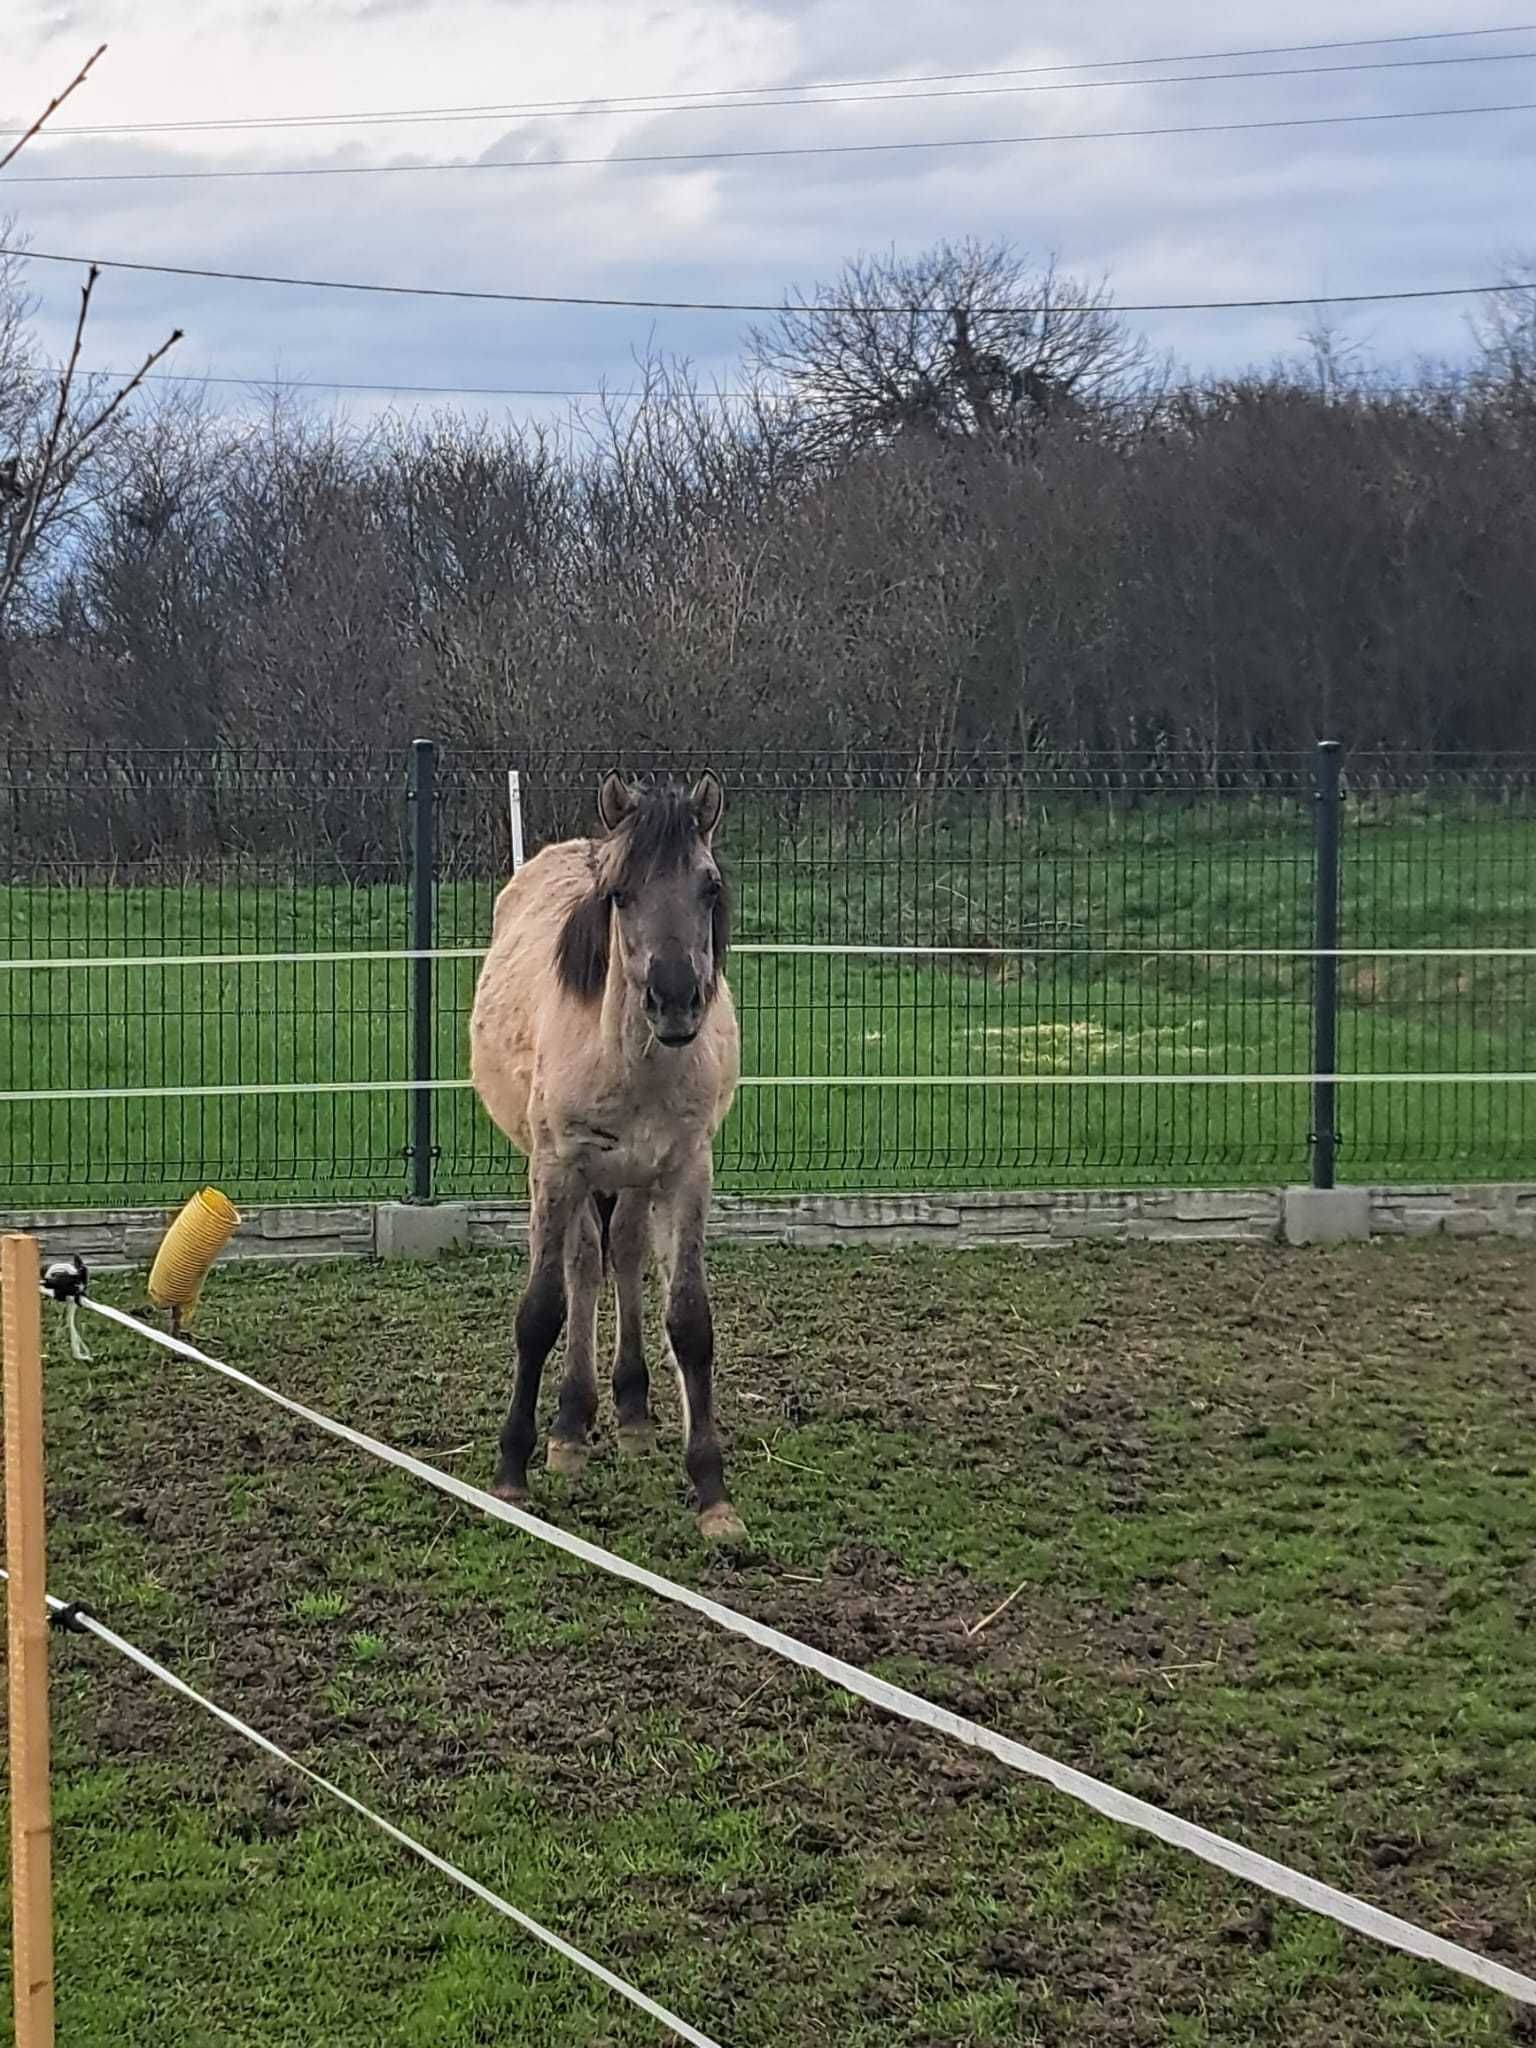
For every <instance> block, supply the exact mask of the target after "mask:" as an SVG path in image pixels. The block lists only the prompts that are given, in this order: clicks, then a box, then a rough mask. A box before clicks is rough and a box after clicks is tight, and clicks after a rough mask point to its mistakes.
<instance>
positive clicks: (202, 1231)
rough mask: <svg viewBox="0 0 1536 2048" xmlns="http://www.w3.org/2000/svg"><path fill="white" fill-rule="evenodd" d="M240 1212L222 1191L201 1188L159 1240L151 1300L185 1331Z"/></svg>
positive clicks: (150, 1286)
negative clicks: (166, 1310) (170, 1313)
mask: <svg viewBox="0 0 1536 2048" xmlns="http://www.w3.org/2000/svg"><path fill="white" fill-rule="evenodd" d="M239 1221H240V1212H239V1210H238V1209H237V1208H236V1207H235V1205H234V1203H233V1202H232V1201H230V1199H229V1197H228V1196H227V1195H221V1194H220V1193H219V1191H218V1189H217V1188H199V1190H198V1191H197V1193H196V1194H195V1195H194V1196H193V1197H192V1199H191V1200H190V1201H189V1202H188V1203H187V1205H186V1207H185V1208H184V1209H183V1210H182V1212H181V1214H180V1215H179V1216H178V1217H177V1218H176V1220H175V1221H174V1222H173V1223H172V1225H171V1227H170V1229H169V1230H168V1231H167V1232H166V1233H165V1236H164V1237H163V1238H162V1239H161V1240H160V1249H159V1251H157V1252H156V1254H155V1263H154V1264H153V1265H152V1266H151V1267H150V1269H149V1298H150V1300H151V1301H152V1302H153V1303H154V1304H155V1307H156V1308H168V1309H170V1310H171V1312H172V1315H173V1316H174V1318H175V1324H176V1327H177V1329H185V1328H186V1326H187V1325H188V1323H190V1322H191V1320H192V1316H193V1313H194V1311H195V1310H196V1308H197V1298H198V1296H199V1295H200V1294H201V1293H202V1291H203V1282H204V1280H206V1279H207V1277H208V1269H209V1267H210V1266H211V1265H212V1264H213V1262H214V1260H215V1259H216V1258H217V1257H218V1256H219V1253H220V1252H221V1251H223V1249H224V1247H225V1245H226V1244H228V1242H229V1240H230V1237H231V1235H232V1233H233V1231H234V1229H235V1226H236V1224H238V1222H239Z"/></svg>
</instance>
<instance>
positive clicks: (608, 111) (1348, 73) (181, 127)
mask: <svg viewBox="0 0 1536 2048" xmlns="http://www.w3.org/2000/svg"><path fill="white" fill-rule="evenodd" d="M1533 57H1536V50H1483V51H1479V52H1478V53H1477V54H1476V55H1474V56H1460V55H1458V56H1454V57H1387V58H1378V59H1373V60H1371V61H1369V62H1363V63H1359V64H1286V65H1279V66H1275V65H1271V66H1267V67H1265V68H1264V69H1262V70H1258V71H1176V72H1159V73H1154V74H1153V75H1152V76H1150V77H1141V78H1064V79H1057V80H1056V81H1055V82H1054V83H1051V84H1042V83H1039V82H1037V83H1034V84H1031V85H962V86H948V87H929V88H925V89H924V90H923V91H920V92H908V91H905V90H902V91H885V92H827V91H823V92H822V94H821V96H820V97H819V98H817V99H806V98H804V97H803V96H796V97H793V98H787V97H781V98H777V99H756V100H709V99H678V100H658V101H653V102H638V101H637V102H624V101H618V100H614V101H607V102H604V103H603V104H601V105H593V104H587V105H581V106H526V107H497V108H485V109H480V108H476V109H472V110H471V109H465V110H463V111H461V112H454V113H447V112H444V113H427V112H423V113H401V114H393V115H382V114H379V115H372V116H369V117H367V118H360V117H347V116H343V115H335V116H333V117H331V118H330V119H329V120H324V119H316V118H310V117H306V116H303V115H293V116H289V117H287V118H286V119H280V120H273V121H228V122H213V121H209V122H177V123H175V124H174V126H173V124H170V123H165V124H163V125H161V126H159V127H157V128H154V129H151V128H150V127H148V126H147V125H146V126H140V127H137V128H121V129H112V130H108V129H98V130H95V131H89V130H86V129H64V128H59V129H52V130H50V131H49V132H50V134H51V135H66V134H70V135H83V134H87V133H91V132H95V133H96V134H109V133H110V134H120V135H129V134H148V133H162V134H163V133H166V132H175V133H178V134H193V133H197V134H204V133H211V132H217V133H221V134H223V133H231V132H239V133H242V134H249V133H251V132H253V131H258V130H267V131H280V132H283V133H288V132H291V131H294V130H303V129H309V128H329V127H342V128H349V129H351V128H362V127H377V126H384V127H401V126H409V125H414V124H417V123H428V124H431V123H437V122H450V121H451V122H463V121H490V120H499V121H508V120H515V121H567V120H571V119H573V118H575V117H577V116H583V117H585V116H589V115H598V116H601V117H603V118H606V119H609V120H612V119H615V118H617V117H619V116H622V115H626V114H628V115H634V114H647V115H649V114H749V113H755V112H757V111H759V110H767V109H770V108H780V107H790V108H807V107H810V108H815V107H849V106H861V107H883V106H896V105H898V104H901V103H904V102H909V101H912V100H976V99H999V98H1020V97H1023V96H1024V95H1027V94H1035V93H1058V92H1114V91H1117V90H1120V91H1125V90H1130V89H1131V88H1135V89H1136V90H1138V91H1144V90H1146V88H1148V87H1149V86H1161V85H1221V84H1229V83H1231V82H1232V81H1233V80H1234V79H1242V78H1333V77H1339V78H1353V77H1356V76H1358V75H1359V74H1360V73H1361V72H1376V71H1428V70H1442V69H1444V68H1446V67H1447V66H1451V65H1458V66H1459V65H1467V64H1528V63H1529V62H1530V61H1531V59H1532V58H1533Z"/></svg>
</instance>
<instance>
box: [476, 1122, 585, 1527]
mask: <svg viewBox="0 0 1536 2048" xmlns="http://www.w3.org/2000/svg"><path fill="white" fill-rule="evenodd" d="M530 1184H531V1188H532V1194H533V1203H532V1208H531V1211H530V1214H529V1218H528V1284H527V1286H526V1287H525V1288H524V1289H523V1298H522V1300H521V1301H520V1302H519V1303H518V1305H517V1321H516V1325H515V1329H516V1341H517V1371H516V1375H515V1377H514V1380H513V1383H512V1406H511V1408H510V1409H509V1410H508V1413H507V1420H506V1424H505V1426H504V1427H503V1429H502V1432H501V1456H500V1458H499V1459H498V1461H497V1465H496V1477H495V1479H494V1480H493V1481H492V1482H491V1491H492V1492H493V1493H494V1494H495V1495H496V1496H497V1497H498V1499H500V1500H507V1501H515V1502H516V1501H525V1500H526V1499H527V1498H528V1460H529V1458H530V1457H531V1456H532V1455H533V1446H534V1439H535V1437H536V1435H537V1432H538V1407H539V1385H540V1382H541V1381H542V1380H543V1377H544V1361H545V1360H546V1359H547V1358H548V1356H549V1354H550V1352H551V1351H552V1350H553V1349H554V1346H555V1343H556V1340H557V1339H558V1337H559V1335H560V1331H561V1328H562V1327H563V1325H564V1323H565V1248H566V1240H567V1238H568V1236H569V1233H570V1227H571V1223H572V1220H573V1219H574V1217H575V1216H576V1213H577V1211H578V1209H579V1208H580V1207H581V1206H582V1205H583V1204H584V1203H585V1202H586V1199H587V1197H586V1190H585V1189H584V1188H583V1187H582V1185H581V1183H580V1181H579V1180H578V1179H577V1178H576V1177H575V1176H574V1175H573V1174H571V1173H570V1171H569V1170H568V1169H563V1168H560V1167H558V1166H554V1167H549V1168H545V1167H544V1166H542V1165H540V1164H538V1163H535V1165H534V1166H533V1168H532V1170H531V1173H530Z"/></svg>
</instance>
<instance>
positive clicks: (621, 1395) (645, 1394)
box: [609, 1188, 656, 1451]
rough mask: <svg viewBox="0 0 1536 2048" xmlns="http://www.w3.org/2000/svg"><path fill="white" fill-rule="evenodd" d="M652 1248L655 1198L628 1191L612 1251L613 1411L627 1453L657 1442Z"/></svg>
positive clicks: (617, 1214) (616, 1216)
mask: <svg viewBox="0 0 1536 2048" xmlns="http://www.w3.org/2000/svg"><path fill="white" fill-rule="evenodd" d="M650 1250H651V1196H650V1190H649V1189H647V1188H626V1189H625V1191H624V1192H623V1194H621V1195H620V1196H619V1199H618V1202H617V1204H616V1205H615V1208H614V1212H613V1225H612V1230H611V1233H610V1237H609V1251H610V1253H611V1255H612V1259H613V1285H614V1292H615V1293H616V1294H617V1295H618V1299H619V1314H618V1329H617V1331H616V1333H615V1338H614V1348H613V1413H614V1420H615V1421H616V1422H617V1423H618V1426H619V1449H620V1450H621V1451H643V1450H648V1449H649V1448H650V1446H651V1444H652V1443H653V1442H654V1441H655V1436H656V1426H655V1424H654V1422H653V1421H652V1420H651V1376H650V1374H649V1372H648V1371H647V1370H646V1364H645V1268H646V1261H647V1260H648V1259H649V1257H650Z"/></svg>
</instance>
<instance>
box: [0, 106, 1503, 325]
mask: <svg viewBox="0 0 1536 2048" xmlns="http://www.w3.org/2000/svg"><path fill="white" fill-rule="evenodd" d="M1533 111H1536V105H1533ZM0 256H19V257H22V258H24V259H25V260H26V261H27V262H29V263H68V264H76V265H91V264H94V265H95V266H96V268H97V269H98V270H122V271H129V272H133V273H136V274H140V275H149V276H156V277H194V278H207V279H212V280H214V281H216V282H219V283H224V284H273V285H290V286H295V287H298V288H300V289H303V290H308V291H327V292H370V293H382V294H383V295H385V296H386V297H390V298H407V299H463V300H469V301H473V302H477V303H478V302H484V303H487V304H491V305H510V306H587V307H595V308H602V309H604V310H611V311H620V312H630V313H636V312H638V313H791V314H795V315H797V316H804V317H806V318H808V319H814V318H817V317H818V316H827V315H832V314H838V313H891V314H901V315H909V314H913V313H935V312H942V311H943V310H944V309H943V308H942V307H937V306H922V305H896V304H892V305H862V306H860V305H844V304H831V303H828V304H805V303H801V304H794V303H787V302H785V301H783V300H778V301H775V302H772V303H770V302H768V301H761V302H753V301H750V300H736V299H614V298H598V297H596V296H592V295H581V294H577V293H572V292H504V291H491V290H489V289H482V288H478V287H472V286H468V285H430V284H378V283H374V282H371V281H365V280H362V279H357V278H334V277H329V278H328V277H288V276H284V275H281V274H279V273H276V272H272V271H262V270H216V269H214V268H212V267H211V266H209V265H202V264H191V263H147V262H142V261H139V260H136V259H129V258H127V257H121V256H79V255H73V256H66V255H63V254H61V253H60V252H59V251H57V250H48V249H32V248H22V247H17V248H12V247H9V246H7V245H5V244H3V243H0ZM1508 291H1536V280H1533V281H1532V282H1531V283H1529V284H1526V283H1523V282H1519V281H1516V280H1512V279H1505V280H1504V281H1502V282H1500V283H1497V284H1454V285H1425V286H1421V287H1418V288H1416V289H1413V290H1408V291H1388V292H1305V293H1297V294H1295V295H1294V296H1291V297H1287V298H1267V299H1143V300H1132V301H1129V302H1127V303H1126V304H1123V305H1122V304H1119V303H1114V304H1110V303H1108V302H1106V303H1104V304H1100V305H1016V306H972V307H970V308H969V309H968V310H969V311H970V312H971V313H972V314H973V315H975V316H978V317H980V316H991V317H996V318H1007V317H1014V318H1018V317H1022V316H1024V315H1027V314H1050V315H1051V316H1052V317H1054V318H1060V317H1061V316H1063V315H1065V314H1082V313H1111V312H1112V313H1236V312H1253V311H1263V310H1267V309H1275V308H1285V307H1297V306H1306V307H1311V306H1368V305H1389V304H1401V303H1405V302H1408V301H1412V300H1417V299H1467V298H1486V297H1490V296H1494V295H1496V294H1499V293H1503V292H1508Z"/></svg>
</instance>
